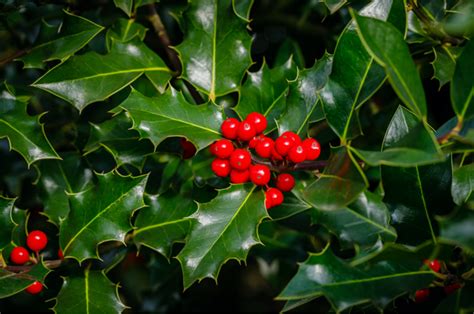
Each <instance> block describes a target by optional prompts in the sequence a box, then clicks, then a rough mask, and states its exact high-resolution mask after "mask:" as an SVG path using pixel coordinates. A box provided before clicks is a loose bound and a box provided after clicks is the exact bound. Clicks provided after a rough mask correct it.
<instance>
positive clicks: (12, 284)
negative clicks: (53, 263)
mask: <svg viewBox="0 0 474 314" xmlns="http://www.w3.org/2000/svg"><path fill="white" fill-rule="evenodd" d="M48 273H49V269H47V268H46V267H45V266H44V265H43V262H40V263H38V264H36V265H34V266H33V267H31V268H30V269H28V270H23V271H20V272H10V271H8V270H6V269H4V268H1V267H0V299H2V298H6V297H9V296H11V295H14V294H17V293H18V292H21V291H22V290H24V289H26V288H27V287H28V286H29V285H31V284H32V283H33V282H35V281H41V282H44V278H45V277H46V275H47V274H48Z"/></svg>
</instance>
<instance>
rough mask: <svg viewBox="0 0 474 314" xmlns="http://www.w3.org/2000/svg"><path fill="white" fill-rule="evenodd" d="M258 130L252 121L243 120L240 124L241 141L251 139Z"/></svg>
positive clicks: (239, 134)
mask: <svg viewBox="0 0 474 314" xmlns="http://www.w3.org/2000/svg"><path fill="white" fill-rule="evenodd" d="M256 134H257V132H256V131H255V127H254V126H253V124H252V123H251V122H248V121H243V122H242V123H241V124H240V126H239V132H238V138H239V140H241V141H250V140H251V139H252V138H253V137H254V136H255V135H256Z"/></svg>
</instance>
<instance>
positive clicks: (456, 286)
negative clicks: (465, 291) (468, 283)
mask: <svg viewBox="0 0 474 314" xmlns="http://www.w3.org/2000/svg"><path fill="white" fill-rule="evenodd" d="M459 288H461V285H460V284H459V283H453V284H451V285H448V286H446V287H444V293H446V294H448V295H449V294H452V293H454V292H456V290H458V289H459Z"/></svg>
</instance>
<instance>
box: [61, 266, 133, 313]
mask: <svg viewBox="0 0 474 314" xmlns="http://www.w3.org/2000/svg"><path fill="white" fill-rule="evenodd" d="M125 308H126V306H125V305H124V304H123V303H122V301H121V300H120V297H119V296H118V285H114V284H113V283H112V282H110V280H109V279H108V278H107V277H106V276H105V275H104V273H103V272H101V271H94V270H90V269H89V268H86V269H85V270H84V273H83V274H80V275H74V276H68V277H65V278H64V282H63V286H62V288H61V291H59V294H58V296H57V298H56V305H55V306H54V308H53V310H54V312H55V313H74V314H75V313H121V312H122V311H123V310H124V309H125Z"/></svg>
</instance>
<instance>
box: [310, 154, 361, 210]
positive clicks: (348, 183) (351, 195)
mask: <svg viewBox="0 0 474 314" xmlns="http://www.w3.org/2000/svg"><path fill="white" fill-rule="evenodd" d="M367 186H368V183H367V179H366V178H365V175H364V173H363V172H362V170H361V169H360V167H359V165H358V164H357V161H355V160H354V158H353V157H352V155H351V154H350V151H348V150H347V148H346V147H344V146H341V147H336V148H333V149H332V153H331V156H330V158H329V160H328V166H327V167H326V168H325V169H324V172H323V173H322V174H321V175H320V176H319V178H318V179H317V180H316V181H314V182H313V183H312V184H310V185H309V186H308V187H307V188H306V189H305V190H304V192H303V195H302V196H303V198H304V200H305V201H306V202H308V203H309V204H311V205H312V206H313V207H315V208H318V209H320V210H337V209H340V208H343V207H345V206H346V205H347V204H349V203H352V202H353V201H354V200H355V199H356V198H357V196H358V195H359V194H360V193H361V192H362V191H364V190H365V189H366V187H367Z"/></svg>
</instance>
